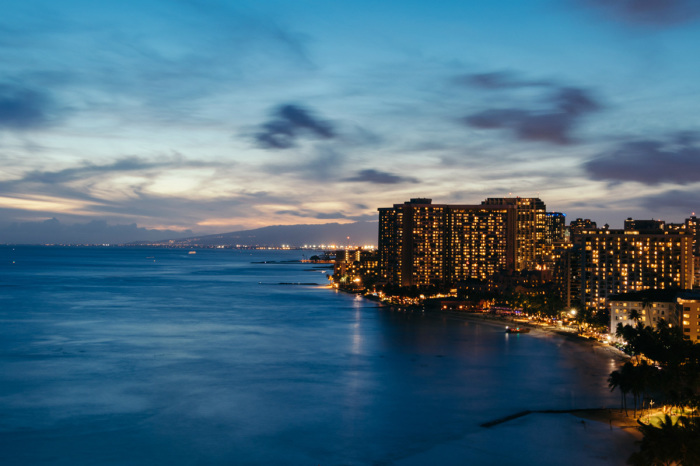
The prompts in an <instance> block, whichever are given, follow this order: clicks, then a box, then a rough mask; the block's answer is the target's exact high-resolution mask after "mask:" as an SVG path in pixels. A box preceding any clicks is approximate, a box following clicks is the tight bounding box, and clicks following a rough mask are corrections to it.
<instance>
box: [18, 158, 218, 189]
mask: <svg viewBox="0 0 700 466" xmlns="http://www.w3.org/2000/svg"><path fill="white" fill-rule="evenodd" d="M219 165H220V164H218V163H212V162H203V161H188V160H185V159H184V158H183V157H181V156H175V157H169V158H163V159H159V160H148V159H145V158H142V157H123V158H121V159H117V160H115V161H114V162H112V163H108V164H104V165H97V164H93V163H89V162H85V163H84V164H83V165H80V166H77V167H71V168H65V169H63V170H56V171H48V170H47V171H41V170H33V171H30V172H28V173H26V174H25V175H24V177H23V178H22V179H21V180H20V181H26V182H36V183H45V184H60V183H66V182H70V181H74V180H80V179H85V178H90V177H93V176H99V175H101V174H115V173H119V172H130V171H148V170H154V169H162V168H170V169H174V168H183V167H190V168H192V167H206V166H219Z"/></svg>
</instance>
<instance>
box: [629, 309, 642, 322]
mask: <svg viewBox="0 0 700 466" xmlns="http://www.w3.org/2000/svg"><path fill="white" fill-rule="evenodd" d="M627 317H628V318H629V319H630V320H633V321H634V324H635V325H636V324H638V323H639V319H641V318H642V315H641V314H640V313H639V311H638V310H636V309H632V310H631V311H630V313H629V314H628V315H627Z"/></svg>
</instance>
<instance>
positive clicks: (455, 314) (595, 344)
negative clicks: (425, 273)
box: [425, 310, 631, 362]
mask: <svg viewBox="0 0 700 466" xmlns="http://www.w3.org/2000/svg"><path fill="white" fill-rule="evenodd" d="M425 313H426V314H432V315H436V316H437V315H442V316H445V317H451V318H454V319H456V320H464V321H473V322H479V323H484V324H489V325H492V326H501V327H502V328H503V327H505V326H507V325H512V324H513V323H516V322H514V321H513V319H508V318H505V317H502V316H500V317H492V316H491V315H489V314H482V313H475V312H459V311H443V310H430V311H425ZM517 324H518V325H519V326H521V327H527V328H529V329H531V334H532V335H533V336H547V335H549V336H557V337H559V338H562V339H564V340H566V341H568V342H571V343H575V344H578V345H582V346H589V347H592V348H595V349H598V350H599V351H604V352H606V353H609V355H610V356H611V357H613V358H614V359H615V360H616V361H617V362H624V361H627V360H628V359H630V358H631V356H630V355H628V354H626V353H624V352H622V351H620V350H619V349H617V348H615V347H613V346H610V345H607V344H605V343H601V342H600V341H598V340H591V339H590V338H586V337H581V336H579V335H578V334H576V333H573V332H568V331H566V330H559V329H557V328H556V327H551V326H541V325H533V324H531V323H529V322H528V323H524V322H517Z"/></svg>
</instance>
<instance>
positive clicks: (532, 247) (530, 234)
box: [482, 197, 548, 271]
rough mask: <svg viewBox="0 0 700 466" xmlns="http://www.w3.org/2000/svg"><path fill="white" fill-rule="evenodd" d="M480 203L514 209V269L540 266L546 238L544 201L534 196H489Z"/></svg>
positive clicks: (544, 253) (543, 258)
mask: <svg viewBox="0 0 700 466" xmlns="http://www.w3.org/2000/svg"><path fill="white" fill-rule="evenodd" d="M482 204H483V205H497V206H510V207H513V208H514V209H515V210H516V232H515V236H516V240H515V241H516V246H515V247H516V253H515V254H516V263H515V269H516V270H518V271H520V270H535V269H538V268H541V266H542V265H543V264H544V261H545V255H546V250H547V246H546V244H547V238H548V230H547V228H548V224H547V218H546V213H547V212H546V211H547V207H546V206H545V203H544V202H542V200H541V199H539V198H536V197H534V198H528V197H490V198H488V199H486V200H485V201H483V202H482Z"/></svg>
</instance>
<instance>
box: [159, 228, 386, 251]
mask: <svg viewBox="0 0 700 466" xmlns="http://www.w3.org/2000/svg"><path fill="white" fill-rule="evenodd" d="M377 233H378V224H377V222H355V223H324V224H321V225H275V226H269V227H263V228H257V229H255V230H243V231H234V232H231V233H220V234H216V235H206V236H194V237H191V238H184V239H178V240H170V242H171V244H175V245H181V246H187V245H194V244H200V245H204V246H216V245H226V246H236V245H240V246H270V247H279V246H282V245H289V246H291V247H300V246H304V245H314V244H342V245H346V244H355V245H366V244H373V245H376V244H377ZM348 237H350V239H348Z"/></svg>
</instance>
